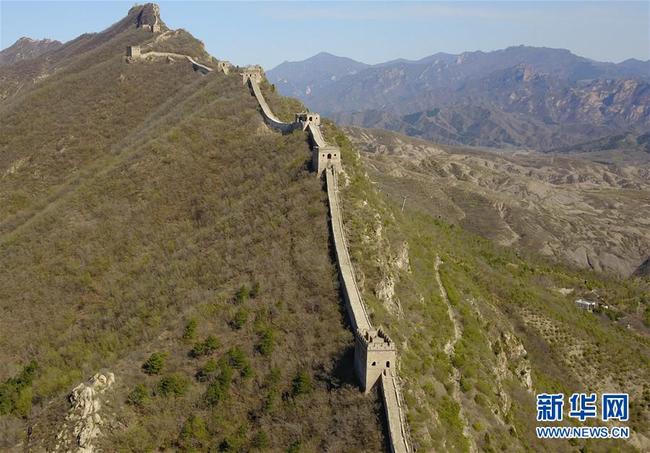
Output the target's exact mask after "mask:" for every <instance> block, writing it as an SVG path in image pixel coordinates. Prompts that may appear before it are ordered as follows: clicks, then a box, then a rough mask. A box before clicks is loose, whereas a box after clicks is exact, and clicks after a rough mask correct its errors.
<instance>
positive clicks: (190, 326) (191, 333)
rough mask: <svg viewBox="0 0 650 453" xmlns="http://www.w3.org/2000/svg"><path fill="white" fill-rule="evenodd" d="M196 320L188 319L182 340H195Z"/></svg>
mask: <svg viewBox="0 0 650 453" xmlns="http://www.w3.org/2000/svg"><path fill="white" fill-rule="evenodd" d="M196 327H197V322H196V319H190V320H189V321H188V322H187V325H186V326H185V330H183V339H184V340H194V339H195V338H196Z"/></svg>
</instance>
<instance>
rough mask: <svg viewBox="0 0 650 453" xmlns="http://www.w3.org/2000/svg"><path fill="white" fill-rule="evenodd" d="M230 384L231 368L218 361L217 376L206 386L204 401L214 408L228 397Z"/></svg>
mask: <svg viewBox="0 0 650 453" xmlns="http://www.w3.org/2000/svg"><path fill="white" fill-rule="evenodd" d="M231 382H232V368H231V367H230V365H229V364H228V362H227V361H226V360H219V374H218V375H217V377H216V378H215V379H214V381H212V382H211V383H210V385H209V386H208V389H207V390H206V392H205V401H206V402H207V403H208V404H209V405H210V406H214V405H215V404H217V403H218V402H219V401H222V400H224V399H225V398H226V397H227V396H228V390H229V389H230V383H231Z"/></svg>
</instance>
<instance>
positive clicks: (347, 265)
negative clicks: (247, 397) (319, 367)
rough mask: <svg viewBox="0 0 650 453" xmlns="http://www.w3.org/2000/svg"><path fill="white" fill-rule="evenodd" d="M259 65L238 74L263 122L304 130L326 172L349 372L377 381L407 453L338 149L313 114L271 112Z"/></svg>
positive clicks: (388, 354)
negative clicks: (353, 245)
mask: <svg viewBox="0 0 650 453" xmlns="http://www.w3.org/2000/svg"><path fill="white" fill-rule="evenodd" d="M256 68H258V67H251V68H246V69H245V70H244V71H243V72H242V79H243V82H244V84H246V83H248V85H249V87H250V89H251V92H252V93H253V95H254V96H255V98H256V99H257V102H258V104H259V106H260V108H261V110H262V115H263V117H264V120H265V122H266V123H267V124H268V125H269V126H270V127H272V128H273V129H276V130H278V131H280V132H282V133H286V132H291V131H293V130H296V129H298V128H300V129H302V130H304V131H307V132H308V134H309V141H310V145H311V148H312V166H313V168H314V171H316V173H317V175H318V176H320V175H321V174H322V173H323V172H324V173H325V181H326V187H327V199H328V202H329V210H330V226H331V230H332V237H333V241H334V251H335V254H336V262H337V265H338V269H339V279H340V283H341V293H342V294H343V299H344V301H345V308H346V310H347V312H348V316H349V318H350V324H351V325H352V330H353V331H354V333H355V348H354V369H355V372H356V375H357V377H358V379H359V381H360V384H361V388H362V389H363V391H364V392H365V393H369V392H370V391H371V390H372V389H373V388H374V386H375V385H376V384H377V383H378V382H379V384H380V392H381V395H382V401H383V404H384V410H385V412H386V420H387V424H388V436H389V441H390V447H391V451H392V452H393V453H410V452H411V451H412V450H411V447H410V442H409V437H408V426H407V424H406V417H405V414H404V407H403V404H402V400H401V390H400V387H399V383H398V380H397V375H396V369H397V348H396V347H395V343H394V342H393V341H392V340H391V339H390V337H389V336H388V335H387V334H386V333H385V332H384V331H383V329H381V328H380V329H377V330H375V329H373V327H372V324H371V322H370V317H369V316H368V313H367V311H366V307H365V304H364V302H363V299H362V297H361V292H360V291H359V287H358V285H357V280H356V278H355V276H354V268H353V266H352V261H351V259H350V254H349V252H348V245H347V241H346V238H345V230H344V227H343V215H342V210H341V204H340V200H339V189H338V174H339V173H340V172H341V171H342V166H341V151H340V149H339V148H338V147H337V146H333V145H330V144H328V143H327V142H326V141H325V138H324V137H323V133H322V132H321V129H320V124H321V119H320V115H319V114H317V113H312V112H300V113H296V115H295V118H294V121H293V122H292V123H286V122H282V121H280V120H279V119H278V118H277V117H276V116H275V115H274V114H273V112H272V111H271V109H270V107H269V105H268V104H267V102H266V100H265V99H264V96H263V95H262V92H261V90H260V87H259V83H260V82H261V81H262V78H263V72H262V71H261V68H259V70H257V69H256Z"/></svg>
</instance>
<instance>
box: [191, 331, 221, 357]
mask: <svg viewBox="0 0 650 453" xmlns="http://www.w3.org/2000/svg"><path fill="white" fill-rule="evenodd" d="M219 346H221V344H220V343H219V340H218V339H217V337H215V336H213V335H210V336H208V337H207V338H206V339H205V340H204V341H200V342H198V343H196V344H195V345H194V346H193V347H192V349H191V350H190V357H194V358H197V357H202V356H206V355H210V354H212V353H213V352H215V351H216V350H217V349H218V348H219Z"/></svg>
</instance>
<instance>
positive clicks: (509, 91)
mask: <svg viewBox="0 0 650 453" xmlns="http://www.w3.org/2000/svg"><path fill="white" fill-rule="evenodd" d="M267 75H268V78H269V80H270V81H271V82H273V83H274V84H275V85H276V86H277V88H278V90H279V91H280V92H281V93H282V94H285V95H288V96H296V97H298V98H299V99H301V100H302V101H304V102H305V103H306V104H307V106H308V107H310V108H312V109H314V110H317V111H320V112H321V113H323V114H326V115H328V116H330V117H331V118H332V119H334V120H335V121H337V122H341V123H343V124H347V125H354V126H363V127H374V128H384V129H389V130H394V131H398V132H402V133H405V134H407V135H410V136H414V137H418V138H425V139H430V140H433V141H436V142H439V143H447V144H465V145H472V146H484V147H510V148H532V149H538V150H543V151H549V150H554V149H557V148H569V150H570V148H571V147H573V146H576V145H580V144H583V143H585V142H589V141H593V140H595V139H602V138H605V137H608V136H613V135H621V134H630V135H633V136H635V137H637V136H639V137H643V136H644V134H646V133H647V132H648V131H650V84H649V83H650V61H639V60H635V59H630V60H626V61H624V62H621V63H618V64H614V63H603V62H597V61H593V60H590V59H587V58H583V57H580V56H577V55H574V54H572V53H571V52H569V51H568V50H564V49H551V48H539V47H527V46H517V47H509V48H507V49H503V50H497V51H493V52H481V51H477V52H465V53H462V54H459V55H453V54H447V53H437V54H434V55H431V56H429V57H425V58H422V59H420V60H416V61H410V60H403V59H400V60H394V61H389V62H386V63H381V64H377V65H367V64H363V63H360V62H357V61H354V60H350V59H348V58H341V57H337V56H334V55H331V54H327V53H320V54H318V55H316V56H314V57H312V58H309V59H307V60H304V61H301V62H285V63H282V64H280V65H279V66H277V67H276V68H273V69H271V70H270V71H268V74H267ZM643 140H644V139H643V138H641V139H640V141H643ZM632 148H633V149H634V150H641V151H642V152H648V151H650V150H649V149H648V148H647V147H645V146H643V145H640V146H637V145H634V146H633V147H632Z"/></svg>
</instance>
